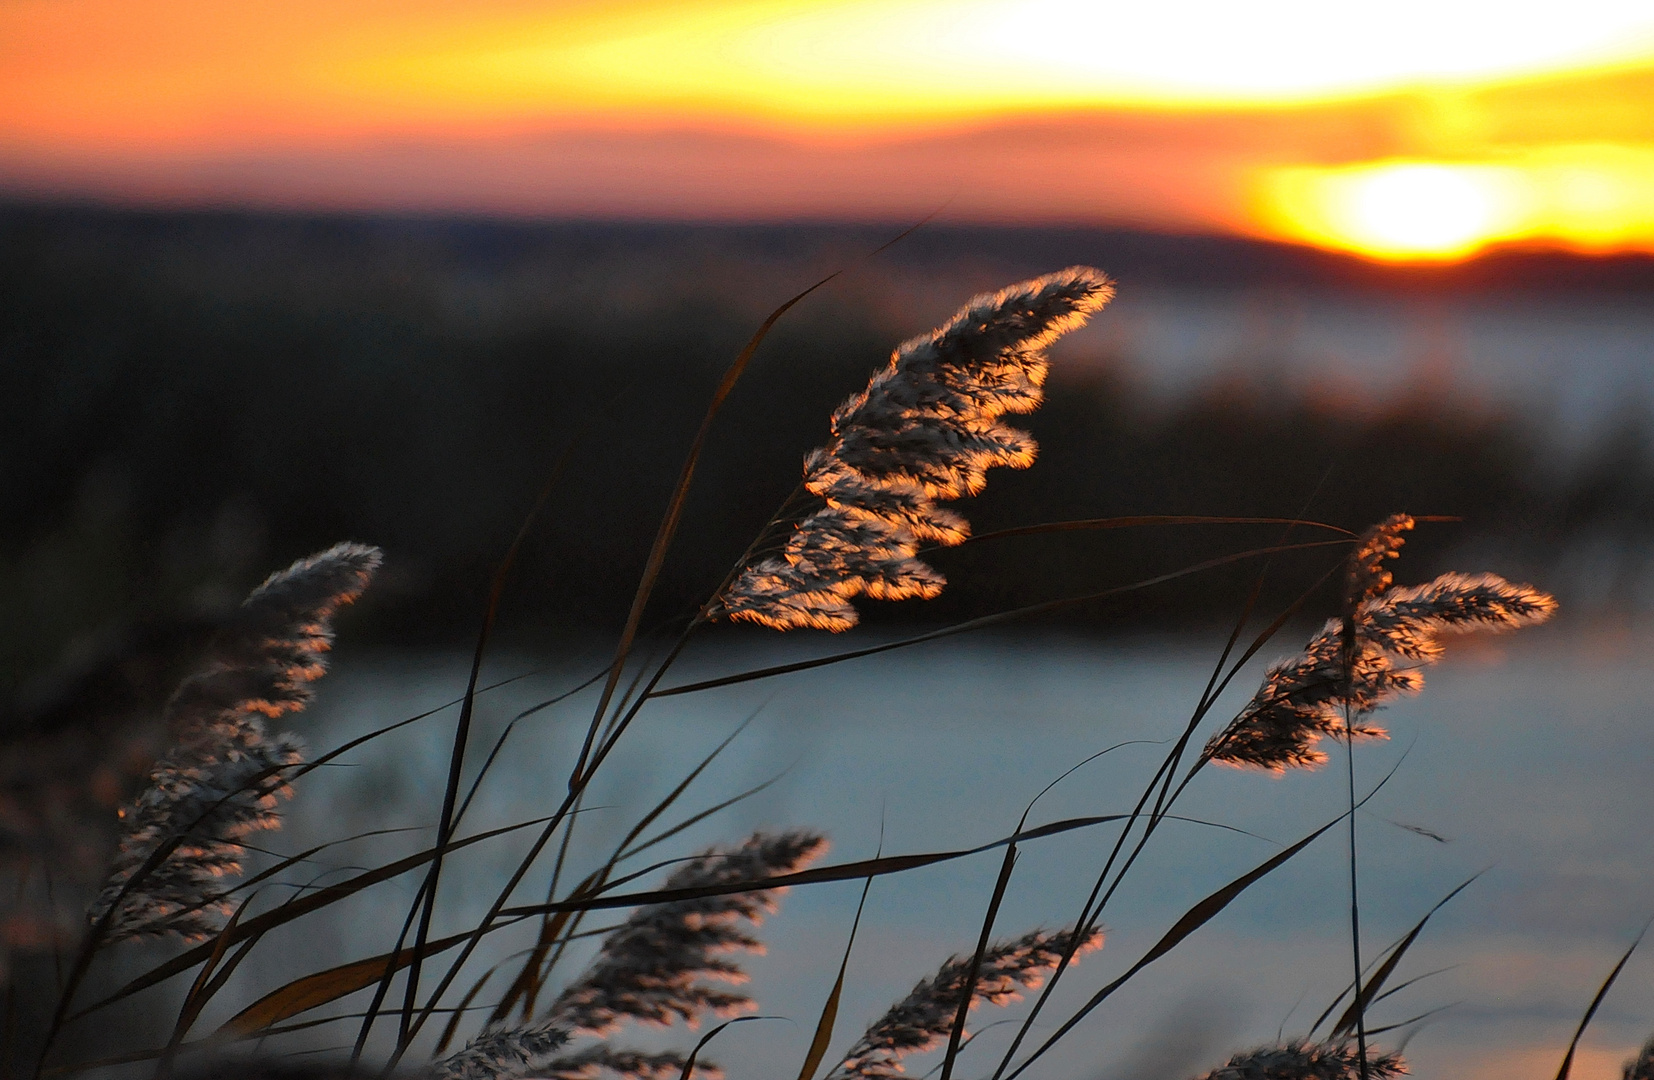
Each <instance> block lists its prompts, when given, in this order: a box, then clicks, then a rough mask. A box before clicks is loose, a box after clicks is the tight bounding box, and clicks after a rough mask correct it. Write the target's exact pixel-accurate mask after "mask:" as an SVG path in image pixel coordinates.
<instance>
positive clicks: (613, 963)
mask: <svg viewBox="0 0 1654 1080" xmlns="http://www.w3.org/2000/svg"><path fill="white" fill-rule="evenodd" d="M826 849H827V841H826V840H825V839H824V838H823V837H821V836H818V835H816V834H815V833H809V832H803V831H791V832H784V833H777V834H774V835H771V834H767V833H754V834H753V835H752V836H750V837H748V838H747V841H746V842H745V843H744V844H742V845H741V846H740V847H738V848H736V849H735V850H733V851H727V852H724V851H717V850H712V851H708V852H706V853H704V854H702V855H700V856H698V857H696V858H695V859H693V860H691V861H690V862H688V863H686V864H684V865H683V866H682V867H680V868H679V869H678V870H677V871H676V872H675V873H673V874H672V876H671V877H669V878H667V880H666V884H665V886H664V887H665V888H668V889H690V888H695V887H696V886H702V885H729V884H734V883H737V882H743V881H760V880H763V879H764V878H769V877H775V876H776V875H778V874H788V873H792V872H793V871H794V870H799V869H802V868H803V867H804V866H806V865H807V864H809V863H810V862H811V861H812V860H814V859H815V858H817V857H818V856H820V855H821V853H822V852H824V851H825V850H826ZM785 891H786V890H785V889H755V890H753V891H751V892H739V893H728V894H725V895H721V896H703V897H699V898H696V899H692V900H674V901H671V902H669V903H665V904H650V905H648V906H646V907H641V908H638V909H637V911H635V912H633V913H632V916H631V917H630V918H628V919H627V920H626V922H625V923H624V924H623V925H622V926H621V927H620V928H619V929H617V930H615V931H614V932H613V933H612V934H610V935H609V936H608V938H606V939H605V940H604V942H603V948H602V949H601V950H600V951H599V952H598V955H597V959H596V960H594V961H593V962H592V965H591V967H589V968H588V969H587V970H586V971H585V973H584V974H582V975H581V976H580V977H579V978H577V979H575V980H574V982H572V983H570V984H569V985H568V986H567V987H566V988H565V989H564V990H563V992H562V993H561V994H559V995H558V997H557V1000H556V1001H554V1002H553V1003H552V1005H551V1008H550V1009H549V1010H548V1011H547V1013H546V1015H545V1017H543V1018H542V1019H540V1020H536V1021H533V1022H531V1023H528V1024H523V1025H520V1026H518V1027H514V1028H505V1027H503V1025H493V1026H490V1027H489V1028H487V1029H485V1030H484V1031H483V1033H482V1034H481V1035H480V1036H478V1037H477V1038H476V1039H475V1040H473V1041H472V1042H471V1043H470V1044H469V1045H468V1046H466V1047H465V1048H464V1049H463V1050H460V1051H458V1052H457V1053H454V1054H452V1055H450V1056H448V1057H446V1058H444V1059H442V1060H441V1061H439V1062H437V1063H436V1064H435V1065H434V1066H433V1067H432V1068H433V1072H434V1075H435V1076H437V1077H440V1078H442V1080H511V1078H513V1077H522V1076H536V1077H541V1076H546V1077H549V1076H562V1075H564V1073H566V1074H567V1076H568V1077H570V1080H575V1078H578V1080H586V1078H587V1077H590V1076H595V1075H596V1074H597V1073H598V1072H601V1071H604V1070H607V1071H609V1072H618V1073H620V1074H621V1075H622V1076H625V1077H628V1078H629V1080H660V1074H662V1073H664V1072H670V1071H671V1070H672V1068H673V1067H672V1066H670V1065H669V1064H668V1062H669V1059H670V1060H672V1061H676V1066H675V1069H676V1070H677V1072H678V1073H681V1072H682V1070H683V1064H684V1059H682V1058H679V1057H676V1056H675V1055H666V1056H661V1055H648V1054H634V1053H631V1052H630V1051H620V1050H613V1049H609V1048H605V1047H603V1046H596V1047H593V1048H591V1049H589V1050H582V1051H579V1052H577V1053H576V1054H573V1055H563V1056H557V1055H556V1051H558V1050H560V1049H561V1048H562V1047H563V1046H564V1044H566V1043H567V1042H568V1040H569V1038H570V1037H571V1036H573V1035H576V1034H585V1035H607V1034H609V1033H611V1032H613V1031H614V1030H616V1029H617V1028H619V1027H620V1026H621V1025H622V1024H623V1023H626V1022H627V1021H634V1022H637V1023H644V1024H658V1025H666V1024H670V1023H671V1022H672V1021H673V1020H674V1019H681V1020H683V1021H684V1022H685V1023H687V1024H690V1025H691V1026H693V1025H694V1024H696V1023H697V1022H698V1021H699V1019H700V1017H701V1016H702V1015H703V1014H706V1013H712V1014H716V1015H727V1014H730V1013H735V1012H741V1011H744V1010H745V1009H747V1008H749V1007H751V1005H752V1001H751V999H749V998H747V997H746V996H745V995H743V994H734V993H729V992H727V991H723V990H718V989H714V988H713V987H710V986H707V985H705V984H704V983H702V982H700V980H701V979H703V978H704V979H713V980H717V981H719V982H723V983H726V984H729V983H742V982H745V981H746V973H745V972H744V971H742V970H741V967H740V965H738V964H736V963H735V962H734V961H732V960H729V959H727V955H728V954H729V953H733V952H760V953H761V952H762V951H763V948H764V946H763V944H762V943H761V942H759V941H758V940H757V939H756V938H754V937H752V936H751V934H749V933H748V932H747V930H746V926H747V925H751V926H756V925H757V924H758V923H760V922H762V921H763V919H764V916H765V915H768V914H770V913H771V912H773V911H775V910H776V906H777V904H776V899H777V897H779V896H780V895H781V894H782V893H783V892H785ZM559 1068H561V1069H563V1070H564V1073H559V1072H556V1071H555V1070H557V1069H559ZM696 1071H697V1073H698V1074H700V1075H704V1076H706V1077H707V1080H715V1074H716V1069H715V1067H714V1066H712V1065H710V1064H706V1065H705V1066H704V1069H703V1067H702V1065H700V1064H697V1066H696Z"/></svg>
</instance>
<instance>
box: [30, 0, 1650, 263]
mask: <svg viewBox="0 0 1654 1080" xmlns="http://www.w3.org/2000/svg"><path fill="white" fill-rule="evenodd" d="M1398 5H1399V6H1396V7H1395V10H1394V11H1390V10H1388V9H1387V11H1386V14H1385V16H1384V17H1383V18H1378V17H1375V16H1374V15H1372V14H1371V13H1368V14H1361V13H1360V12H1359V11H1358V10H1357V8H1355V7H1349V6H1345V5H1327V4H1325V3H1319V2H1316V3H1312V2H1310V0H1267V2H1264V3H1263V6H1262V7H1261V8H1258V9H1256V10H1254V9H1253V8H1252V7H1250V6H1248V7H1247V9H1246V10H1247V13H1248V14H1247V17H1246V18H1245V19H1242V18H1241V17H1240V15H1238V14H1236V12H1238V11H1240V9H1239V8H1237V7H1236V6H1235V5H1233V4H1219V3H1215V2H1214V0H1168V2H1167V3H1166V4H1162V5H1143V6H1140V7H1142V9H1143V10H1142V11H1133V12H1123V11H1116V10H1114V9H1105V8H1104V7H1102V6H1100V5H1096V4H1094V3H1087V2H1081V0H1015V2H1014V3H1013V2H1012V0H673V2H670V3H667V2H663V0H609V2H598V0H585V2H571V0H563V2H551V3H548V2H545V0H539V2H533V0H473V2H472V3H469V4H465V5H456V4H452V3H448V2H446V0H444V2H437V0H399V2H393V0H330V2H329V3H325V4H324V3H320V2H319V0H285V2H276V0H242V2H240V3H237V4H233V5H224V4H221V3H217V2H215V0H214V2H209V0H155V2H153V3H150V4H143V5H138V4H132V3H130V2H129V0H11V2H10V3H8V4H5V5H0V190H5V189H9V190H11V191H13V192H22V193H35V194H54V193H78V194H95V195H100V196H106V197H116V198H129V199H160V200H167V201H174V202H201V201H210V202H220V203H224V202H229V203H256V204H274V205H285V206H316V205H322V206H335V207H361V208H370V209H371V208H387V207H400V208H417V209H435V210H481V211H488V212H503V213H520V214H593V215H598V214H603V215H607V214H615V215H625V216H656V217H686V216H687V217H710V218H732V217H733V218H744V219H756V218H776V217H799V216H806V217H850V218H863V219H868V218H909V217H912V216H915V215H917V214H923V213H925V212H928V211H929V210H931V209H934V208H935V207H936V206H937V205H938V204H939V203H940V202H942V201H945V200H948V199H950V198H951V199H952V200H953V201H952V203H951V206H950V210H949V213H950V214H952V215H955V216H962V217H969V218H973V219H978V220H1000V221H1047V222H1050V221H1083V222H1129V223H1137V224H1146V225H1151V226H1154V227H1160V228H1173V229H1221V230H1228V231H1238V232H1243V233H1249V234H1254V235H1264V236H1274V237H1283V238H1288V239H1297V240H1302V241H1305V242H1310V243H1316V244H1323V245H1327V246H1334V247H1344V248H1348V249H1350V250H1356V251H1361V252H1364V253H1367V254H1371V255H1374V256H1376V257H1386V258H1412V257H1458V256H1461V255H1463V254H1466V253H1468V252H1471V251H1474V250H1476V249H1477V248H1478V247H1480V246H1482V245H1485V244H1488V243H1498V242H1537V243H1557V244H1563V245H1569V246H1574V247H1580V248H1584V249H1589V250H1620V249H1640V250H1654V61H1644V60H1640V59H1639V57H1650V56H1654V9H1649V10H1647V11H1644V10H1642V9H1641V8H1640V7H1639V6H1637V5H1626V4H1619V3H1613V2H1610V0H1580V2H1579V3H1577V4H1575V5H1572V6H1571V7H1570V8H1569V9H1568V11H1567V12H1566V13H1564V15H1565V17H1564V15H1550V16H1546V17H1548V18H1550V20H1551V21H1549V22H1544V21H1541V19H1540V18H1539V16H1535V17H1534V18H1507V17H1503V16H1501V14H1500V13H1501V12H1504V13H1506V14H1508V9H1506V8H1503V7H1501V8H1499V9H1498V10H1497V11H1496V10H1494V9H1493V8H1491V7H1489V6H1488V5H1486V4H1479V3H1477V2H1472V0H1429V2H1428V3H1426V0H1398ZM1413 8H1418V9H1419V10H1418V11H1416V12H1415V11H1413V10H1412V9H1413ZM1276 9H1279V10H1278V11H1276ZM1362 10H1365V9H1362ZM1549 10H1550V9H1546V11H1549ZM1102 12H1106V13H1107V18H1103V17H1102V16H1101V15H1099V13H1102ZM1272 12H1273V13H1274V14H1273V21H1271V13H1272ZM1352 13H1353V14H1352ZM1415 16H1417V17H1418V18H1420V19H1424V18H1425V17H1426V16H1428V18H1427V19H1426V20H1425V21H1424V22H1415V23H1412V24H1409V23H1408V19H1410V18H1414V17H1415ZM1350 18H1358V19H1365V20H1367V21H1366V22H1364V23H1362V24H1361V25H1359V26H1357V25H1355V24H1351V25H1349V26H1346V25H1344V24H1343V23H1342V22H1339V20H1348V19H1350ZM1180 20H1181V21H1180ZM1424 25H1429V26H1430V27H1431V33H1429V34H1425V33H1422V32H1421V31H1420V30H1419V27H1420V26H1424ZM1352 28H1353V31H1357V32H1352Z"/></svg>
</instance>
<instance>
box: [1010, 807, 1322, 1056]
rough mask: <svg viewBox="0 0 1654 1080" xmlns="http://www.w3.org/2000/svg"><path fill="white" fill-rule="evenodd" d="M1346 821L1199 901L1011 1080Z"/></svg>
mask: <svg viewBox="0 0 1654 1080" xmlns="http://www.w3.org/2000/svg"><path fill="white" fill-rule="evenodd" d="M1343 819H1344V816H1343V815H1342V814H1340V815H1339V816H1338V817H1337V818H1334V819H1333V820H1332V821H1329V822H1327V823H1326V824H1325V825H1323V826H1321V827H1320V828H1319V829H1316V830H1315V831H1314V832H1312V833H1310V834H1309V835H1308V836H1306V837H1304V838H1303V839H1302V840H1300V841H1298V842H1297V843H1296V844H1293V845H1292V846H1291V847H1289V848H1287V849H1286V850H1285V851H1282V852H1280V853H1278V854H1276V855H1274V856H1272V857H1270V858H1269V859H1267V860H1265V861H1264V862H1263V863H1261V864H1259V865H1258V866H1256V867H1254V868H1253V869H1251V870H1248V871H1247V872H1246V873H1244V874H1242V875H1241V876H1240V877H1238V878H1236V879H1235V880H1234V881H1231V882H1230V883H1229V884H1227V885H1225V886H1224V887H1223V888H1221V889H1219V890H1218V891H1217V892H1214V893H1212V894H1211V895H1210V896H1208V897H1206V898H1205V899H1204V900H1202V901H1200V903H1198V904H1196V905H1195V906H1194V907H1192V908H1190V909H1189V910H1188V911H1186V912H1184V913H1183V917H1182V918H1180V919H1178V920H1177V922H1176V923H1175V924H1174V925H1173V926H1172V928H1171V929H1170V930H1168V931H1166V933H1165V935H1164V936H1163V937H1161V939H1160V940H1159V941H1157V942H1155V944H1154V946H1153V947H1152V948H1151V949H1149V951H1148V952H1146V953H1144V954H1143V957H1142V959H1140V960H1138V961H1137V963H1135V964H1133V965H1132V966H1131V968H1130V969H1129V970H1127V971H1126V973H1125V974H1124V975H1121V976H1120V977H1119V978H1118V979H1115V980H1114V981H1113V982H1111V983H1109V984H1108V985H1107V986H1105V987H1103V988H1102V989H1101V990H1099V991H1097V993H1095V994H1093V995H1092V997H1091V1000H1089V1001H1087V1002H1086V1003H1085V1004H1084V1005H1083V1006H1081V1007H1080V1009H1079V1011H1078V1012H1076V1013H1075V1014H1074V1015H1073V1016H1070V1017H1069V1018H1068V1019H1067V1020H1065V1021H1064V1022H1063V1025H1062V1026H1061V1027H1060V1028H1058V1029H1057V1030H1056V1032H1054V1033H1053V1034H1052V1035H1051V1037H1050V1038H1048V1039H1046V1040H1045V1042H1043V1043H1041V1044H1040V1047H1039V1049H1037V1050H1035V1051H1034V1052H1033V1053H1032V1054H1030V1055H1028V1059H1027V1060H1026V1061H1024V1062H1023V1063H1022V1064H1021V1065H1018V1066H1017V1067H1016V1068H1015V1069H1014V1070H1012V1072H1011V1073H1010V1076H1011V1078H1012V1080H1015V1078H1016V1077H1017V1076H1020V1075H1021V1074H1022V1073H1023V1071H1024V1070H1026V1069H1027V1068H1028V1066H1030V1065H1032V1064H1033V1063H1034V1062H1036V1061H1038V1060H1039V1059H1040V1058H1041V1057H1042V1056H1043V1055H1044V1054H1045V1052H1046V1051H1047V1050H1049V1049H1051V1047H1053V1046H1055V1045H1056V1044H1057V1042H1058V1040H1060V1039H1061V1038H1062V1037H1063V1036H1064V1035H1067V1034H1068V1033H1069V1032H1070V1031H1072V1030H1073V1029H1074V1027H1075V1025H1077V1024H1078V1023H1079V1022H1080V1021H1081V1020H1084V1019H1085V1018H1086V1017H1087V1016H1089V1015H1090V1014H1091V1011H1092V1010H1093V1009H1095V1008H1096V1007H1097V1006H1098V1005H1101V1004H1102V1003H1103V1002H1104V1000H1106V999H1107V998H1108V997H1109V995H1111V994H1113V993H1114V991H1116V990H1118V989H1120V987H1122V986H1124V985H1125V984H1126V983H1127V982H1129V981H1130V980H1131V979H1132V978H1133V977H1134V976H1135V975H1136V974H1137V973H1138V972H1139V971H1142V970H1143V969H1144V968H1146V967H1148V966H1149V965H1150V964H1152V963H1154V962H1155V961H1156V960H1158V959H1160V958H1161V957H1162V956H1165V955H1166V954H1167V953H1169V952H1171V951H1172V950H1173V949H1174V948H1176V947H1177V946H1178V945H1179V944H1180V943H1181V942H1182V941H1183V939H1184V938H1187V937H1188V936H1189V935H1190V934H1192V933H1194V932H1195V931H1196V930H1199V929H1200V928H1201V927H1202V926H1205V925H1206V924H1207V923H1208V922H1210V921H1211V920H1212V918H1213V917H1214V916H1216V915H1217V913H1218V912H1220V911H1222V910H1223V909H1224V908H1226V907H1228V906H1229V904H1230V903H1231V902H1232V901H1233V900H1234V899H1235V897H1237V896H1239V895H1240V894H1241V893H1243V892H1245V891H1246V890H1247V889H1249V888H1251V887H1252V886H1253V885H1254V884H1256V883H1257V882H1258V881H1260V880H1262V879H1263V878H1264V877H1266V876H1267V875H1269V874H1270V873H1273V872H1274V871H1275V870H1277V869H1279V868H1280V867H1281V866H1282V865H1283V864H1285V863H1286V861H1287V860H1288V859H1291V858H1292V857H1293V856H1294V855H1296V854H1298V853H1299V852H1300V851H1302V850H1304V849H1305V848H1306V847H1308V846H1309V845H1310V844H1312V843H1313V842H1314V841H1315V840H1316V839H1318V838H1319V837H1320V836H1321V834H1322V833H1325V832H1326V831H1327V830H1328V829H1330V828H1332V827H1333V826H1334V825H1336V824H1338V822H1340V821H1342V820H1343Z"/></svg>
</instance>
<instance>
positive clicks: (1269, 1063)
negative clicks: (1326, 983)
mask: <svg viewBox="0 0 1654 1080" xmlns="http://www.w3.org/2000/svg"><path fill="white" fill-rule="evenodd" d="M1406 1072H1407V1062H1406V1061H1405V1060H1403V1058H1402V1056H1401V1055H1400V1054H1381V1053H1377V1052H1375V1051H1372V1050H1369V1051H1368V1052H1367V1068H1366V1073H1365V1075H1366V1076H1368V1077H1370V1078H1371V1080H1392V1078H1393V1077H1397V1076H1403V1075H1405V1074H1406ZM1361 1075H1362V1069H1361V1057H1360V1051H1358V1050H1357V1049H1356V1047H1355V1045H1354V1044H1353V1043H1350V1042H1326V1043H1311V1042H1302V1041H1299V1042H1289V1043H1283V1044H1281V1045H1280V1046H1264V1047H1259V1048H1258V1049H1256V1050H1248V1051H1246V1052H1245V1053H1241V1054H1236V1055H1235V1056H1234V1057H1232V1058H1230V1059H1229V1063H1228V1064H1227V1065H1225V1066H1223V1067H1222V1068H1220V1069H1213V1070H1212V1071H1211V1072H1209V1073H1206V1074H1205V1075H1204V1076H1201V1077H1200V1078H1199V1080H1356V1078H1357V1077H1359V1076H1361Z"/></svg>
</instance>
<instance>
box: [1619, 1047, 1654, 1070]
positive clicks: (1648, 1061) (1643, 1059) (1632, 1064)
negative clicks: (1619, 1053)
mask: <svg viewBox="0 0 1654 1080" xmlns="http://www.w3.org/2000/svg"><path fill="white" fill-rule="evenodd" d="M1621 1076H1622V1077H1623V1080H1654V1039H1649V1040H1648V1041H1647V1042H1645V1043H1643V1048H1642V1051H1641V1052H1640V1053H1638V1054H1637V1056H1636V1057H1635V1058H1632V1059H1631V1060H1630V1061H1628V1062H1626V1063H1625V1071H1624V1072H1623V1073H1622V1074H1621Z"/></svg>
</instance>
